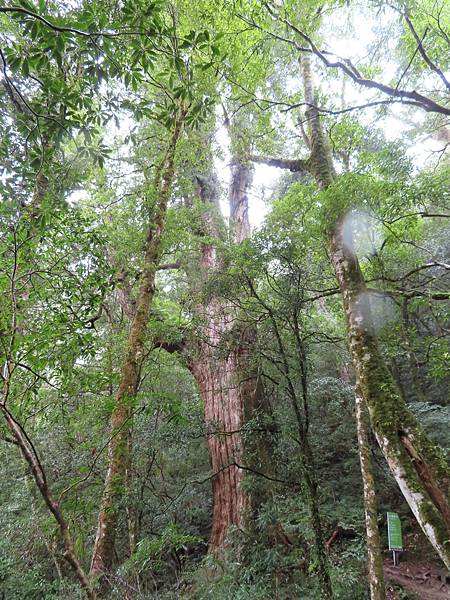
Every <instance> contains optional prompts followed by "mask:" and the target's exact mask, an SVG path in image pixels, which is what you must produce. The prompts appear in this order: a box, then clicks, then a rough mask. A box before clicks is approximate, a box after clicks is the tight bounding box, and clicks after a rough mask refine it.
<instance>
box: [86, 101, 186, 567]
mask: <svg viewBox="0 0 450 600" xmlns="http://www.w3.org/2000/svg"><path fill="white" fill-rule="evenodd" d="M184 117H185V111H184V109H183V110H180V111H179V114H178V116H177V119H176V121H175V124H174V129H173V132H172V137H171V139H170V142H169V145H168V147H167V150H166V153H165V156H164V158H163V160H162V162H161V164H160V167H159V169H158V171H157V175H156V177H155V184H154V189H153V192H154V194H155V198H156V208H155V213H154V216H153V220H152V222H150V223H149V225H148V231H147V237H146V242H145V256H144V265H143V270H142V274H141V277H140V282H139V292H138V297H137V302H136V310H135V314H134V317H133V321H132V324H131V329H130V335H129V338H128V349H127V353H126V355H125V359H124V361H123V365H122V371H121V378H120V384H119V388H118V390H117V394H116V401H115V406H114V410H113V412H112V415H111V438H110V442H109V446H108V469H107V473H106V479H105V485H104V490H103V497H102V503H101V508H100V512H99V516H98V526H97V535H96V539H95V544H94V550H93V555H92V562H91V574H92V575H94V576H102V575H106V574H107V573H108V571H110V569H111V567H112V564H113V559H114V546H115V535H116V528H117V519H118V509H119V503H120V500H121V499H122V497H123V494H124V488H125V485H126V476H127V467H128V464H129V461H128V456H127V454H128V445H129V430H130V427H131V419H132V405H133V401H134V398H135V395H136V391H137V386H138V378H139V366H140V363H141V361H142V356H143V350H144V338H145V333H146V328H147V322H148V316H149V311H150V307H151V304H152V301H153V296H154V293H155V274H156V269H157V266H158V262H159V260H160V254H161V238H162V234H163V230H164V224H165V217H166V209H167V203H168V200H169V197H170V189H171V184H172V180H173V176H174V157H175V151H176V147H177V142H178V140H179V138H180V135H181V131H182V126H183V121H184Z"/></svg>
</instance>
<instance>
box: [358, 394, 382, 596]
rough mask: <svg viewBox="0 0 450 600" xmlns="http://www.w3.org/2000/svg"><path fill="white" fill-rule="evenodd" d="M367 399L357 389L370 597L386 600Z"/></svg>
mask: <svg viewBox="0 0 450 600" xmlns="http://www.w3.org/2000/svg"><path fill="white" fill-rule="evenodd" d="M364 409H365V404H364V400H363V398H362V396H361V394H360V393H359V391H358V390H356V394H355V414H356V431H357V435H358V448H359V462H360V465H361V476H362V482H363V492H364V512H365V516H366V538H367V578H368V580H369V588H370V599H371V600H385V598H386V590H385V586H384V574H383V559H382V556H381V546H380V532H379V529H378V520H377V515H378V501H377V495H376V491H375V479H374V476H373V468H372V461H371V459H370V448H369V440H368V437H367V427H366V417H365V410H364Z"/></svg>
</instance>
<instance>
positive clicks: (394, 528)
mask: <svg viewBox="0 0 450 600" xmlns="http://www.w3.org/2000/svg"><path fill="white" fill-rule="evenodd" d="M387 526H388V538H389V550H403V540H402V524H401V522H400V517H399V516H398V514H397V513H393V512H388V513H387Z"/></svg>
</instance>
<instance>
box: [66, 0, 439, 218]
mask: <svg viewBox="0 0 450 600" xmlns="http://www.w3.org/2000/svg"><path fill="white" fill-rule="evenodd" d="M338 15H339V18H338V20H337V16H336V13H333V17H332V21H331V22H330V23H329V24H327V21H326V19H325V20H324V26H323V27H324V39H326V40H327V42H328V43H327V45H326V47H327V49H328V50H331V51H333V52H336V54H337V55H339V56H340V57H346V58H350V59H351V60H353V61H354V62H355V63H356V62H358V59H360V60H361V59H364V57H365V56H366V55H367V53H368V51H369V48H370V46H371V44H372V43H374V42H375V41H376V40H377V39H378V37H379V29H378V31H377V28H379V25H380V24H379V22H377V21H375V20H374V19H373V18H370V16H369V14H368V13H367V11H366V10H365V9H364V8H362V9H359V10H357V11H355V9H354V8H349V7H347V8H342V7H341V8H340V10H339V11H338ZM385 19H387V20H385V22H384V23H383V25H384V27H389V26H390V25H392V24H393V23H394V20H395V19H396V17H395V16H394V13H392V15H390V16H387V15H385ZM389 19H390V20H389ZM346 31H347V33H345V32H346ZM349 31H357V32H358V35H357V36H352V35H350V34H349V33H348V32H349ZM395 42H396V40H395V39H394V38H391V41H389V37H388V38H387V40H386V43H387V44H388V45H391V46H392V48H393V47H394V44H395ZM394 76H395V64H394V62H389V61H385V62H383V71H382V73H380V74H379V75H377V79H378V80H381V81H383V82H386V83H389V81H390V80H392V79H393V78H394ZM290 85H292V86H293V89H295V88H297V89H301V81H300V80H299V81H295V80H293V81H292V82H291V84H290ZM341 86H342V83H341V81H338V80H337V81H335V82H334V83H333V84H332V89H331V91H332V92H335V93H336V94H340V93H341ZM345 95H346V101H347V103H348V105H350V106H351V105H356V104H362V103H364V102H365V101H367V100H368V99H369V98H371V97H373V94H371V93H370V91H369V90H366V89H364V88H361V87H358V86H356V85H353V84H352V83H351V82H350V81H348V82H347V83H346V88H345ZM404 112H405V111H404V108H403V107H402V106H401V105H400V104H393V105H392V106H391V107H390V110H389V115H388V116H386V117H384V118H383V119H382V120H381V121H378V122H377V126H378V127H380V126H381V127H382V129H383V132H384V134H385V136H386V138H387V139H388V140H395V139H397V138H399V137H400V136H402V134H404V133H406V132H407V131H408V130H410V129H412V128H413V126H412V125H411V122H413V123H416V124H417V125H419V124H420V123H421V121H423V119H424V116H425V115H424V113H423V111H422V112H421V111H420V110H418V111H415V113H414V112H413V111H409V113H408V118H409V123H407V122H405V121H404V120H403V119H402V114H404ZM355 114H357V116H358V118H359V119H361V121H362V122H363V123H364V124H366V125H367V126H370V124H371V123H372V122H373V121H374V119H375V109H365V110H364V111H359V112H358V113H355ZM132 125H133V123H132V121H131V120H130V119H129V118H126V117H125V118H123V119H122V121H121V126H120V128H119V129H117V128H116V127H115V126H114V125H113V124H112V123H111V124H110V130H109V131H108V132H107V141H112V140H113V139H114V138H115V137H116V136H120V137H122V136H125V135H126V134H127V133H128V131H129V130H130V129H131V127H132ZM218 142H219V144H220V146H221V147H222V148H223V151H224V156H225V158H224V159H223V160H221V159H217V160H216V168H217V172H218V176H219V179H220V181H221V183H222V186H223V189H224V190H225V194H224V198H223V201H222V210H223V213H224V215H226V216H227V215H228V203H227V197H226V190H228V183H229V179H230V169H229V162H230V156H229V153H228V145H229V143H228V136H227V132H226V129H225V128H224V127H222V128H220V129H219V132H218ZM442 147H443V144H442V142H438V141H437V140H435V139H433V138H431V137H428V138H426V137H424V138H422V139H419V140H418V141H416V143H415V144H413V145H412V146H411V147H410V149H409V154H410V156H411V158H412V159H413V161H414V162H415V163H416V164H425V163H426V162H427V161H428V160H433V158H434V156H435V154H434V153H435V152H436V151H438V150H440V149H442ZM281 174H282V171H281V170H280V169H277V168H275V167H268V166H265V165H255V171H254V178H253V185H252V187H251V190H250V191H249V214H250V222H251V224H252V227H253V228H256V227H259V226H260V225H261V223H262V222H263V220H264V217H265V215H266V214H267V212H268V211H269V205H268V202H267V200H268V199H269V198H270V196H271V195H272V192H273V189H274V186H275V184H276V182H277V180H278V179H279V177H280V176H281ZM81 197H85V193H83V192H76V193H75V194H72V196H71V201H73V202H76V201H78V200H79V199H81Z"/></svg>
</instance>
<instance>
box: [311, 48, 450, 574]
mask: <svg viewBox="0 0 450 600" xmlns="http://www.w3.org/2000/svg"><path fill="white" fill-rule="evenodd" d="M302 69H303V79H304V88H305V100H306V102H307V103H308V104H309V106H310V108H309V109H308V111H307V115H308V118H309V123H310V138H311V161H310V164H311V170H312V174H313V176H314V177H315V179H316V182H317V184H318V185H319V187H320V188H322V189H326V188H327V187H329V186H330V185H331V184H332V183H333V180H334V177H335V172H334V167H333V164H332V159H331V155H330V151H329V148H328V144H327V143H326V140H325V137H324V134H323V130H322V126H321V122H320V117H319V112H318V111H317V109H316V108H315V98H314V95H313V86H312V79H311V72H310V64H309V57H307V56H304V57H302ZM344 216H345V215H343V216H342V218H341V219H340V220H339V221H338V222H337V224H336V225H335V227H334V228H333V230H332V232H331V235H330V255H331V260H332V262H333V265H334V268H335V271H336V276H337V280H338V283H339V287H340V290H341V293H342V297H343V303H344V311H345V316H346V320H347V325H348V336H349V346H350V352H351V355H352V359H353V365H354V368H355V373H356V378H357V383H358V385H359V387H360V390H361V394H362V396H363V398H364V400H365V402H366V404H367V407H368V409H369V415H370V421H371V426H372V429H373V431H374V433H375V436H376V438H377V441H378V443H379V445H380V447H381V449H382V451H383V454H384V456H385V459H386V461H387V463H388V465H389V468H390V470H391V472H392V474H393V475H394V477H395V479H396V481H397V483H398V485H399V487H400V489H401V491H402V493H403V495H404V497H405V499H406V501H407V502H408V504H409V506H410V508H411V510H412V512H413V514H414V516H415V517H416V519H417V521H418V523H419V524H420V526H421V527H422V529H423V531H424V533H425V535H426V536H427V537H428V539H429V541H430V542H431V544H432V545H433V546H434V548H435V549H436V551H437V553H438V554H439V556H440V557H441V558H442V560H443V561H444V563H445V564H446V566H447V567H448V568H450V543H449V538H450V505H449V489H450V474H449V471H448V468H447V466H446V464H445V460H444V458H443V456H442V455H441V454H440V453H439V451H438V449H437V448H436V447H435V446H434V445H433V444H432V443H431V442H430V441H429V440H428V438H427V437H426V435H425V433H424V432H423V430H422V428H421V427H420V426H419V424H418V423H417V420H416V419H415V417H414V415H413V414H412V413H411V411H410V410H409V409H408V407H407V405H406V404H405V402H404V401H403V400H402V398H401V397H400V394H399V393H398V389H397V387H396V385H395V383H394V380H393V378H392V376H391V374H390V372H389V370H388V369H387V367H386V365H385V363H384V360H383V357H382V355H381V352H380V349H379V347H378V343H377V339H376V335H375V333H374V330H373V327H372V318H371V315H370V307H368V306H367V289H366V285H365V282H364V278H363V275H362V273H361V270H360V267H359V263H358V258H357V256H356V254H355V251H354V249H353V248H352V247H351V243H349V242H348V240H347V239H346V238H345V237H344V231H343V228H344V225H343V220H344Z"/></svg>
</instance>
